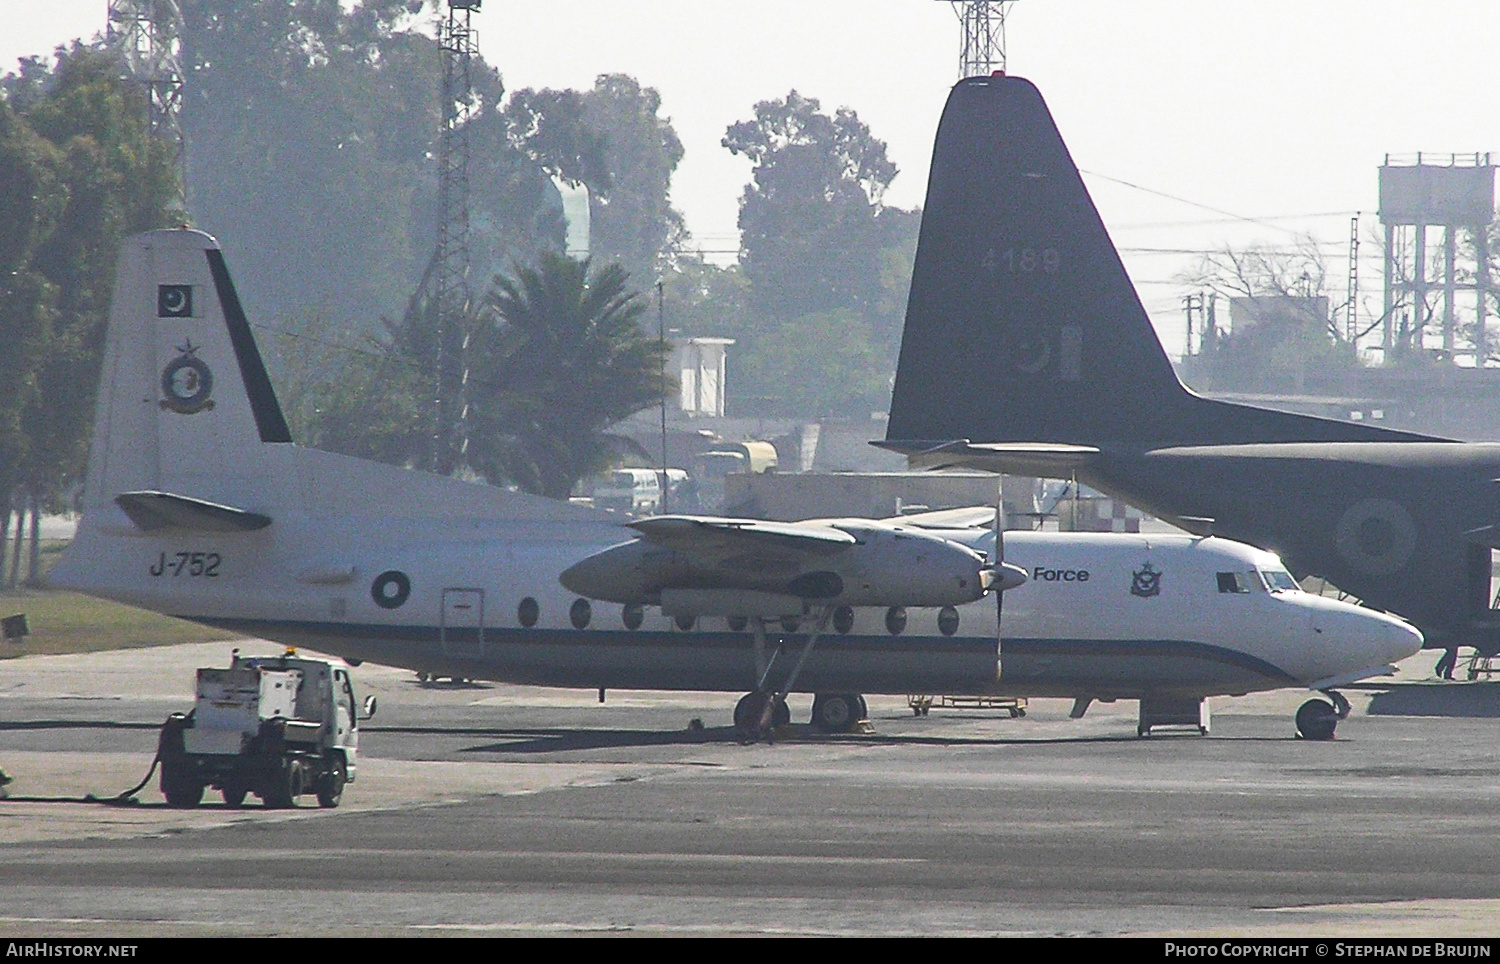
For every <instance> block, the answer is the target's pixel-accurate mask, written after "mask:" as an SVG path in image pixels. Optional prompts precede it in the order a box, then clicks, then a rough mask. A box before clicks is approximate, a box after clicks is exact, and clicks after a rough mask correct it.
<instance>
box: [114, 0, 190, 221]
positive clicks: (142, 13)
mask: <svg viewBox="0 0 1500 964" xmlns="http://www.w3.org/2000/svg"><path fill="white" fill-rule="evenodd" d="M108 16H109V23H108V25H107V26H106V28H105V33H104V38H105V45H106V46H108V47H109V49H111V50H113V51H116V52H117V53H118V54H119V55H120V57H121V59H123V60H124V62H125V67H126V69H127V70H128V71H129V72H130V76H131V77H132V78H134V79H135V80H137V81H139V82H140V83H141V84H142V85H143V86H144V87H145V88H146V97H147V105H148V106H147V109H148V110H149V112H150V115H149V118H148V123H149V125H150V130H151V133H152V135H154V136H156V137H160V138H161V139H162V140H164V141H166V142H167V144H168V146H169V149H170V156H171V159H172V164H173V166H174V167H175V168H176V169H177V190H178V194H177V202H178V204H179V205H180V206H182V207H183V208H184V209H186V206H187V198H186V191H187V150H186V141H185V139H184V137H183V134H182V64H181V62H180V61H179V60H178V53H179V52H180V50H181V48H182V11H181V10H179V9H178V7H177V3H176V2H175V0H109V7H108Z"/></svg>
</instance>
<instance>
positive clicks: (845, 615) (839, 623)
mask: <svg viewBox="0 0 1500 964" xmlns="http://www.w3.org/2000/svg"><path fill="white" fill-rule="evenodd" d="M833 628H834V630H835V631H836V632H837V633H838V634H839V635H841V636H842V635H844V634H845V633H847V632H849V630H851V629H853V628H854V610H853V609H852V608H850V607H848V606H840V607H839V608H837V609H835V610H834V611H833Z"/></svg>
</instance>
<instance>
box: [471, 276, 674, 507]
mask: <svg viewBox="0 0 1500 964" xmlns="http://www.w3.org/2000/svg"><path fill="white" fill-rule="evenodd" d="M513 275H514V276H513V277H507V276H504V275H501V276H498V277H496V278H495V281H494V284H493V285H492V287H491V289H490V291H489V293H488V294H487V295H486V296H485V302H484V307H485V311H484V313H483V317H482V319H481V323H480V324H479V325H478V327H477V330H476V332H475V335H474V340H473V342H472V345H471V356H470V357H471V358H472V359H473V362H472V363H471V368H472V376H471V380H470V387H469V399H470V412H469V424H470V430H469V433H470V434H469V448H468V462H469V464H470V465H471V466H473V467H474V468H475V469H476V470H478V471H479V472H482V473H483V474H484V475H485V476H487V477H488V478H489V479H490V480H491V481H492V482H499V481H501V480H502V479H508V480H510V481H512V482H514V483H516V484H517V485H519V486H520V487H521V488H522V489H524V490H526V491H528V492H535V493H538V494H540V495H547V496H551V497H553V498H557V499H565V498H567V497H568V493H569V492H571V491H572V489H573V485H574V483H576V482H577V481H578V480H579V479H581V478H583V477H584V476H586V475H590V474H592V473H594V472H597V471H599V470H600V469H603V468H605V467H606V466H607V465H608V464H609V463H610V461H611V460H612V459H613V457H614V454H615V451H616V449H617V447H618V444H619V441H620V440H619V439H617V438H616V437H614V436H610V435H609V434H608V433H607V432H606V431H605V430H606V429H607V428H608V427H609V426H611V425H613V424H614V423H616V422H618V421H620V420H621V419H623V418H626V417H628V416H630V415H632V414H634V413H635V412H638V411H640V410H641V409H644V408H647V407H650V406H653V405H657V404H660V403H661V400H662V396H663V393H664V392H666V391H673V390H675V387H674V386H673V385H672V384H671V382H670V380H668V379H665V378H664V377H663V368H662V363H663V360H664V354H663V353H664V351H665V345H664V344H663V343H662V342H661V341H660V340H659V339H657V338H653V337H651V336H649V335H648V334H647V333H646V332H644V331H642V330H641V328H640V325H639V324H638V319H639V318H640V316H641V314H642V312H644V311H645V307H646V306H645V303H644V302H643V301H642V300H641V298H640V294H639V292H631V291H627V290H626V287H625V282H626V278H627V277H628V276H627V274H626V272H625V270H624V269H623V268H621V267H620V266H619V265H618V264H609V265H606V266H604V267H603V268H600V269H598V270H592V269H591V265H590V262H589V261H588V260H587V259H585V260H582V261H578V260H575V259H573V258H569V257H567V256H566V255H562V254H555V253H544V254H543V255H542V256H541V258H540V259H539V262H538V264H537V266H536V267H534V268H533V267H525V266H517V267H516V268H515V269H514V272H513Z"/></svg>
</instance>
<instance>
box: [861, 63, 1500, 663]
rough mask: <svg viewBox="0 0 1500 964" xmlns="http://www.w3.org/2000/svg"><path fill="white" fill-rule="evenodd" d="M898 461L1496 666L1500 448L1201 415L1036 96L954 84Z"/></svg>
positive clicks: (1271, 417) (895, 414)
mask: <svg viewBox="0 0 1500 964" xmlns="http://www.w3.org/2000/svg"><path fill="white" fill-rule="evenodd" d="M876 444H879V445H883V446H885V447H887V448H891V449H894V450H896V451H900V452H904V453H906V454H907V455H909V456H911V457H912V460H913V464H915V465H926V466H933V467H938V466H969V467H979V468H986V469H990V470H993V471H999V472H1014V473H1019V474H1027V475H1042V476H1048V477H1061V478H1068V477H1073V478H1076V479H1077V480H1078V481H1079V482H1082V483H1085V484H1087V485H1090V486H1093V487H1095V488H1097V489H1100V490H1101V491H1104V492H1107V493H1109V494H1111V495H1113V496H1115V497H1117V498H1121V499H1124V500H1126V501H1128V502H1131V503H1133V504H1135V505H1137V506H1140V507H1141V508H1143V509H1145V510H1147V511H1149V512H1151V513H1153V514H1155V515H1158V516H1160V517H1161V518H1164V519H1167V520H1169V521H1172V522H1175V523H1178V524H1180V525H1182V526H1183V527H1184V528H1187V529H1189V530H1191V531H1196V532H1205V531H1208V530H1210V529H1211V530H1212V532H1213V533H1214V534H1215V535H1222V536H1227V537H1229V538H1231V539H1237V540H1241V541H1244V542H1250V543H1253V544H1256V545H1260V546H1262V547H1264V548H1267V549H1271V550H1273V551H1275V552H1277V553H1278V554H1279V555H1280V556H1281V557H1282V559H1283V560H1285V562H1286V563H1287V564H1288V566H1289V567H1290V568H1291V569H1292V571H1293V572H1295V573H1298V574H1299V575H1317V576H1323V577H1326V578H1327V579H1328V580H1329V581H1330V582H1332V583H1333V584H1334V585H1336V586H1338V587H1340V588H1341V589H1343V590H1345V591H1347V592H1350V593H1352V594H1354V595H1355V596H1358V597H1359V598H1360V599H1362V600H1364V601H1365V602H1366V603H1367V604H1369V605H1371V606H1374V607H1377V608H1380V609H1386V610H1389V611H1391V612H1395V613H1399V614H1400V615H1402V616H1405V617H1406V618H1407V619H1409V620H1411V621H1412V622H1414V623H1415V624H1416V625H1417V626H1418V627H1419V628H1420V629H1421V630H1422V632H1423V634H1424V635H1425V637H1426V639H1427V645H1429V646H1439V647H1448V646H1457V645H1470V646H1476V647H1479V648H1480V649H1482V650H1486V651H1493V650H1495V649H1497V648H1500V610H1497V609H1496V608H1495V590H1494V588H1492V585H1491V582H1492V577H1491V550H1492V549H1497V548H1500V445H1495V444H1477V443H1465V442H1458V441H1454V440H1451V439H1443V438H1435V437H1432V436H1425V435H1418V434H1414V433H1410V432H1400V431H1392V430H1389V429H1382V428H1379V427H1376V426H1371V425H1368V424H1359V423H1354V422H1340V421H1334V420H1331V419H1322V418H1314V417H1311V416H1305V415H1296V414H1291V413H1285V412H1277V411H1270V410H1266V409H1260V408H1253V407H1250V406H1247V405H1236V404H1230V403H1226V402H1220V401H1215V400H1211V399H1206V398H1202V397H1199V396H1197V395H1195V394H1193V393H1192V392H1191V391H1189V390H1188V389H1187V388H1185V387H1184V386H1183V385H1182V383H1181V382H1179V381H1178V379H1177V377H1176V374H1175V373H1174V372H1173V370H1172V366H1171V363H1170V362H1169V361H1168V360H1167V356H1166V353H1165V352H1164V351H1163V350H1162V347H1161V343H1160V341H1158V339H1157V337H1156V333H1155V331H1154V330H1153V329H1152V327H1151V322H1150V320H1149V319H1148V318H1147V316H1146V312H1145V310H1144V309H1143V308H1142V307H1141V303H1140V299H1139V298H1138V297H1137V296H1136V293H1135V289H1134V287H1133V286H1132V285H1131V283H1130V279H1129V278H1128V277H1127V275H1126V273H1125V268H1124V266H1123V265H1122V264H1121V263H1120V259H1119V255H1118V254H1117V253H1116V251H1115V248H1114V245H1113V244H1112V243H1111V242H1110V239H1109V235H1108V234H1107V233H1106V232H1105V229H1104V224H1103V222H1102V221H1101V220H1100V218H1099V214H1098V212H1097V211H1096V210H1095V208H1094V205H1093V202H1092V200H1091V199H1090V198H1089V195H1088V191H1087V190H1086V189H1085V188H1084V185H1083V181H1082V180H1081V179H1080V177H1079V175H1078V168H1077V167H1076V166H1075V165H1074V163H1073V160H1072V158H1071V157H1070V156H1069V154H1068V150H1067V148H1066V147H1065V146H1064V145H1063V141H1062V137H1061V135H1060V134H1059V133H1058V131H1057V127H1056V125H1055V124H1054V123H1053V120H1052V116H1051V114H1050V113H1049V112H1048V110H1047V106H1046V104H1045V103H1044V102H1043V100H1042V97H1041V95H1040V94H1039V93H1038V92H1037V90H1036V88H1035V87H1033V86H1032V85H1031V84H1030V83H1029V82H1027V81H1025V80H1022V79H1020V78H1016V77H1004V76H995V77H982V78H972V79H969V80H965V81H962V82H960V83H959V84H958V85H957V86H956V87H955V88H954V89H953V92H952V94H951V96H950V97H949V100H948V106H947V108H946V110H945V111H944V113H943V118H942V122H941V125H940V126H939V129H938V136H937V145H936V148H935V151H934V155H933V161H932V176H931V179H930V181H929V185H928V194H927V206H926V208H925V210H924V212H923V217H922V232H921V237H920V241H919V242H918V245H917V259H916V267H915V271H914V274H913V277H912V285H911V297H910V301H909V303H908V307H907V314H906V330H905V334H904V336H903V340H902V344H901V360H900V366H899V368H898V370H897V374H896V384H895V394H894V398H893V399H892V403H891V416H890V423H889V427H888V429H887V434H886V440H885V441H884V442H882V443H876Z"/></svg>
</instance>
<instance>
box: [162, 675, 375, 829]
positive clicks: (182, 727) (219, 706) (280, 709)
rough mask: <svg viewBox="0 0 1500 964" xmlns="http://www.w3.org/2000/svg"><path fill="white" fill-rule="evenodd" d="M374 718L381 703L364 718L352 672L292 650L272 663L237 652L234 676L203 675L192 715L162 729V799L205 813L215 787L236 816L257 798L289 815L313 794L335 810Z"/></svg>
mask: <svg viewBox="0 0 1500 964" xmlns="http://www.w3.org/2000/svg"><path fill="white" fill-rule="evenodd" d="M374 715H375V697H374V696H367V697H365V701H364V704H363V706H362V707H361V708H360V710H359V711H356V703H355V700H354V686H353V683H352V682H351V680H350V678H349V671H348V669H347V668H345V667H344V666H339V665H336V664H334V663H331V662H329V661H327V660H322V659H311V658H305V657H299V656H297V655H296V652H295V651H294V650H290V649H289V650H287V651H286V653H284V654H282V655H281V656H271V657H263V656H262V657H244V656H241V655H240V653H239V650H237V649H236V650H235V651H234V653H233V655H232V656H231V657H230V664H229V667H228V668H227V669H224V668H217V667H206V668H202V669H199V670H198V673H197V691H196V699H195V702H194V704H193V709H192V711H191V712H189V713H173V714H172V715H171V716H169V717H168V718H167V721H166V723H164V724H163V725H162V728H161V733H160V735H159V737H158V740H157V759H158V762H159V764H160V766H161V792H162V796H164V797H166V798H167V805H168V806H172V807H196V806H198V805H199V804H200V803H202V802H203V793H204V791H205V790H206V789H208V788H210V787H211V788H213V789H215V790H218V791H219V792H220V793H222V794H223V795H224V803H225V805H226V806H229V807H239V806H242V805H243V804H244V802H245V797H246V795H248V794H251V793H253V794H255V795H256V796H257V797H259V798H260V799H261V801H262V802H263V803H264V804H265V806H267V807H273V808H284V807H295V806H297V798H298V797H300V796H302V795H304V794H307V793H313V794H316V795H317V798H318V805H319V806H320V807H336V806H338V805H339V801H340V799H342V797H343V793H344V786H345V784H348V783H353V782H354V778H355V775H356V772H357V769H356V747H357V746H358V743H359V721H360V719H361V718H363V719H369V718H370V717H371V716H374Z"/></svg>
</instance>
